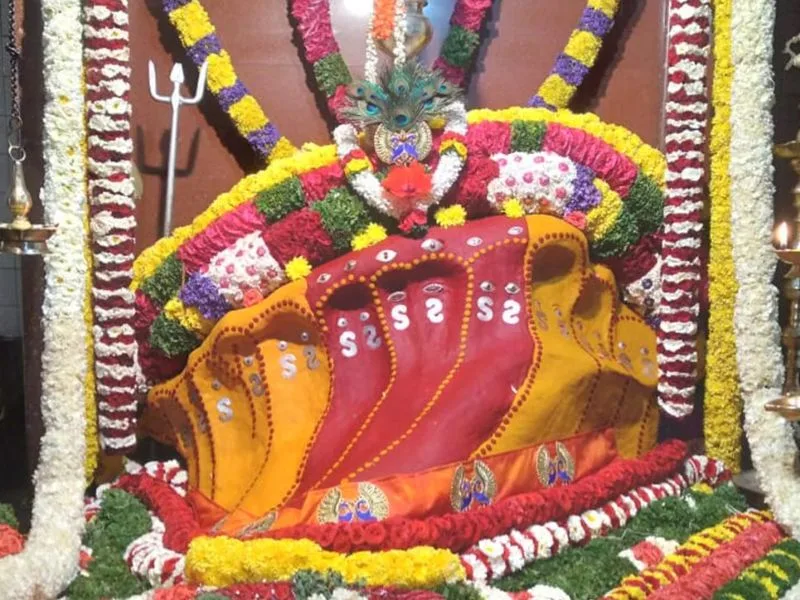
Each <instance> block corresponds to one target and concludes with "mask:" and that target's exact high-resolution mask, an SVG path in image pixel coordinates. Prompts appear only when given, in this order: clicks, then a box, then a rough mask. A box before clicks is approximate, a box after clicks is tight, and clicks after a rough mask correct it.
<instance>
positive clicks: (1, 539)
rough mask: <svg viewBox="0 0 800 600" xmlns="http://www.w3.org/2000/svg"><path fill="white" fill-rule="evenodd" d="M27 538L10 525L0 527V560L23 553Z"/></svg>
mask: <svg viewBox="0 0 800 600" xmlns="http://www.w3.org/2000/svg"><path fill="white" fill-rule="evenodd" d="M23 546H25V538H24V537H22V535H21V534H20V533H19V531H17V530H16V529H14V528H13V527H9V526H8V525H0V558H2V557H3V556H9V555H11V554H18V553H20V552H22V548H23Z"/></svg>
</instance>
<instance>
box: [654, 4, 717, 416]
mask: <svg viewBox="0 0 800 600" xmlns="http://www.w3.org/2000/svg"><path fill="white" fill-rule="evenodd" d="M710 33H711V7H710V5H709V0H670V4H669V42H668V67H667V76H668V82H667V104H666V154H667V198H666V202H665V205H664V237H663V246H662V256H663V260H664V263H663V265H662V268H661V287H662V294H663V300H662V304H661V306H660V309H659V318H660V323H659V328H658V363H659V367H660V370H661V376H660V377H659V383H658V403H659V405H660V406H661V408H662V409H663V410H664V411H665V412H666V413H667V414H669V415H671V416H673V417H677V418H683V417H685V416H687V415H689V414H690V413H691V412H692V409H693V408H694V392H695V380H696V378H697V320H698V316H699V313H700V305H699V298H700V289H701V284H702V274H701V273H702V265H701V260H700V249H701V245H702V239H701V235H702V232H703V222H702V213H703V199H704V197H705V190H704V182H705V177H706V166H705V141H706V138H705V130H706V124H707V120H708V86H707V84H706V76H707V65H708V58H709V52H710Z"/></svg>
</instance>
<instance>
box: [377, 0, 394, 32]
mask: <svg viewBox="0 0 800 600" xmlns="http://www.w3.org/2000/svg"><path fill="white" fill-rule="evenodd" d="M394 4H395V3H394V0H375V7H374V9H373V13H372V14H373V15H374V16H373V18H372V37H373V38H374V39H376V40H388V39H389V38H391V37H392V34H393V31H394Z"/></svg>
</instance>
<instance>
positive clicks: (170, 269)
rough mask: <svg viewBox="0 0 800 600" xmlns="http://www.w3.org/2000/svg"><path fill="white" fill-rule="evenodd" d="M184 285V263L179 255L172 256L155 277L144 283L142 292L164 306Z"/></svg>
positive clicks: (161, 265) (157, 270)
mask: <svg viewBox="0 0 800 600" xmlns="http://www.w3.org/2000/svg"><path fill="white" fill-rule="evenodd" d="M182 283H183V263H181V261H180V260H178V257H177V255H175V254H170V255H169V256H168V257H167V258H166V259H164V262H162V263H161V264H160V265H159V266H158V268H157V269H156V271H155V273H153V276H152V277H150V278H149V279H147V280H145V281H144V283H142V291H143V292H144V293H145V294H147V295H148V296H150V297H151V298H152V299H153V300H155V301H156V302H157V303H158V304H160V305H161V306H163V305H165V304H166V303H167V302H169V301H170V299H171V298H173V297H174V296H175V295H176V294H177V293H178V290H179V289H180V288H181V285H182Z"/></svg>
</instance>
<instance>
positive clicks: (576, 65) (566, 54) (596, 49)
mask: <svg viewBox="0 0 800 600" xmlns="http://www.w3.org/2000/svg"><path fill="white" fill-rule="evenodd" d="M619 5H620V2H619V0H589V2H588V3H587V5H586V8H584V9H583V13H581V20H580V22H579V23H578V27H576V28H575V30H574V31H573V32H572V34H571V35H570V36H569V41H568V42H567V46H566V47H565V48H564V50H563V52H561V54H559V55H558V58H557V59H556V64H555V65H553V68H552V70H551V71H550V75H548V76H547V79H545V80H544V82H543V83H542V85H541V86H540V87H539V89H538V90H537V92H536V94H535V95H534V96H533V97H532V98H531V99H530V100H529V101H528V106H536V107H543V108H549V109H551V110H553V109H557V108H567V107H568V106H569V103H570V101H571V100H572V98H573V97H574V96H575V93H576V92H577V91H578V88H579V87H580V86H581V84H582V83H583V80H584V79H586V76H587V75H588V74H589V71H590V70H591V68H592V67H593V66H594V63H595V62H596V61H597V56H598V54H600V49H601V48H602V47H603V41H604V38H605V36H606V35H607V34H608V32H609V31H611V28H612V27H613V26H614V17H616V15H617V11H618V10H619Z"/></svg>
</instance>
